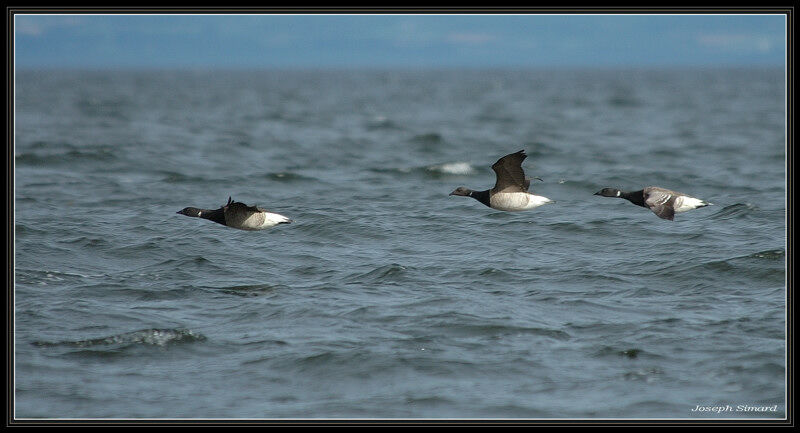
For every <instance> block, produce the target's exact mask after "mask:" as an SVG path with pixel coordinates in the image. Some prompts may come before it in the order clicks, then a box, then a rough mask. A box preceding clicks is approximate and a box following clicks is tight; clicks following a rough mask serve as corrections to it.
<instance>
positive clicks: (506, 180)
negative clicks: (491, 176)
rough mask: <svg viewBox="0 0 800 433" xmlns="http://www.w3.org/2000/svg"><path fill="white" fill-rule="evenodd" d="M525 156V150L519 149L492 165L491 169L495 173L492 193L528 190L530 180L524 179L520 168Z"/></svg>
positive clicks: (523, 173)
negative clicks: (495, 180) (495, 178)
mask: <svg viewBox="0 0 800 433" xmlns="http://www.w3.org/2000/svg"><path fill="white" fill-rule="evenodd" d="M527 157H528V155H525V151H524V150H520V151H519V152H517V153H512V154H509V155H506V156H504V157H502V158H500V159H498V160H497V162H495V163H494V165H492V170H494V172H495V174H496V175H497V182H496V183H495V184H494V188H492V193H498V192H526V191H528V186H530V180H527V179H525V172H524V171H523V170H522V161H524V160H525V158H527Z"/></svg>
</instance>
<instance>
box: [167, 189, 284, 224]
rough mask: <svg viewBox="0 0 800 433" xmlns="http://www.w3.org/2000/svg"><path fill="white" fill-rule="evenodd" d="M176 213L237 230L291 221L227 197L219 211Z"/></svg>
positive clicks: (196, 210) (204, 210)
mask: <svg viewBox="0 0 800 433" xmlns="http://www.w3.org/2000/svg"><path fill="white" fill-rule="evenodd" d="M177 213H179V214H181V215H186V216H189V217H195V218H203V219H207V220H211V221H214V222H215V223H218V224H222V225H224V226H228V227H231V228H235V229H239V230H264V229H268V228H270V227H274V226H276V225H278V224H288V223H291V222H292V220H290V219H289V218H286V217H285V216H283V215H280V214H277V213H272V212H268V211H267V210H266V209H263V208H261V207H258V206H248V205H246V204H244V203H240V202H237V201H233V200H232V199H231V198H230V197H228V203H227V204H226V205H225V206H222V207H220V208H219V209H199V208H196V207H186V208H183V209H181V210H179V211H178V212H177Z"/></svg>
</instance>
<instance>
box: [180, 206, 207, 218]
mask: <svg viewBox="0 0 800 433" xmlns="http://www.w3.org/2000/svg"><path fill="white" fill-rule="evenodd" d="M175 213H179V214H181V215H186V216H189V217H199V216H200V215H202V214H203V211H202V210H201V209H198V208H196V207H185V208H183V209H181V210H179V211H177V212H175Z"/></svg>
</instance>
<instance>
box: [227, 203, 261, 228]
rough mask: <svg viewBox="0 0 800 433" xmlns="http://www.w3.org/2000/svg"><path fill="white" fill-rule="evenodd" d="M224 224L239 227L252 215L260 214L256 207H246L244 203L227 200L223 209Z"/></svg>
mask: <svg viewBox="0 0 800 433" xmlns="http://www.w3.org/2000/svg"><path fill="white" fill-rule="evenodd" d="M223 209H224V212H225V223H226V224H227V225H228V226H230V227H239V226H241V225H242V224H243V223H244V221H245V220H247V219H248V218H250V217H251V216H252V215H253V214H254V213H258V212H260V210H259V208H258V206H248V205H246V204H244V203H241V202H238V201H233V200H230V199H228V204H227V205H225V207H223Z"/></svg>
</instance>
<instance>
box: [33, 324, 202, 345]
mask: <svg viewBox="0 0 800 433" xmlns="http://www.w3.org/2000/svg"><path fill="white" fill-rule="evenodd" d="M204 340H206V337H205V336H204V335H203V334H200V333H197V332H194V331H192V330H190V329H184V328H176V329H169V328H167V329H159V328H150V329H142V330H139V331H133V332H125V333H122V334H115V335H110V336H108V337H99V338H89V339H85V340H74V341H58V342H48V341H35V342H33V343H32V344H33V345H35V346H40V347H50V346H74V347H81V348H86V347H94V346H103V347H112V346H113V347H116V348H120V347H126V346H131V345H145V346H161V347H164V346H167V345H171V344H178V343H191V342H195V341H204Z"/></svg>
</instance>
